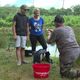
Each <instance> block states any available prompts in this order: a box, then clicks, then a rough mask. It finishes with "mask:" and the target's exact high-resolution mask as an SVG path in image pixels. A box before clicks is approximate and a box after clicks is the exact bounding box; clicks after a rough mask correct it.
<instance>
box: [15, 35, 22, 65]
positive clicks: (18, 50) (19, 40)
mask: <svg viewBox="0 0 80 80" xmlns="http://www.w3.org/2000/svg"><path fill="white" fill-rule="evenodd" d="M20 43H21V38H20V36H17V39H16V57H17V65H21V52H20V51H21V48H20Z"/></svg>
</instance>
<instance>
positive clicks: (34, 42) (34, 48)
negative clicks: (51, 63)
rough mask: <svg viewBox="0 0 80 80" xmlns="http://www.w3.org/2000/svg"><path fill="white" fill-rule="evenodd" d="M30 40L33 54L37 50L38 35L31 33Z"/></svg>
mask: <svg viewBox="0 0 80 80" xmlns="http://www.w3.org/2000/svg"><path fill="white" fill-rule="evenodd" d="M30 42H31V47H32V54H34V53H35V50H36V43H37V38H36V36H34V35H32V34H30Z"/></svg>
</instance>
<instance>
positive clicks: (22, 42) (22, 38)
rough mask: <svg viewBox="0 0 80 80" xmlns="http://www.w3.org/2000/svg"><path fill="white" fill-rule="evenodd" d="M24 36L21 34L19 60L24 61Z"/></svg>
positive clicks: (25, 39) (25, 38)
mask: <svg viewBox="0 0 80 80" xmlns="http://www.w3.org/2000/svg"><path fill="white" fill-rule="evenodd" d="M26 41H27V37H26V36H21V62H24V61H25V60H24V55H25V47H26Z"/></svg>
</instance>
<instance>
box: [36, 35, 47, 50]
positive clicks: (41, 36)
mask: <svg viewBox="0 0 80 80" xmlns="http://www.w3.org/2000/svg"><path fill="white" fill-rule="evenodd" d="M37 40H38V41H39V43H40V44H41V45H42V47H43V49H45V50H46V49H47V43H46V41H45V39H44V36H43V35H40V36H38V37H37Z"/></svg>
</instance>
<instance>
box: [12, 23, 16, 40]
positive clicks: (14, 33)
mask: <svg viewBox="0 0 80 80" xmlns="http://www.w3.org/2000/svg"><path fill="white" fill-rule="evenodd" d="M15 26H16V22H13V26H12V32H13V37H14V39H16V36H17V35H16V28H15Z"/></svg>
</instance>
